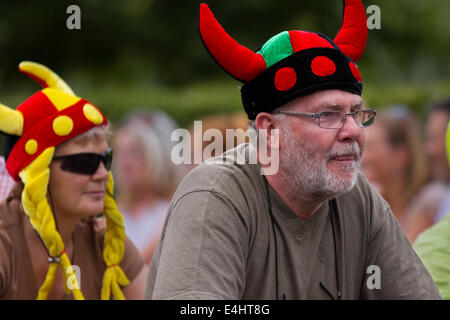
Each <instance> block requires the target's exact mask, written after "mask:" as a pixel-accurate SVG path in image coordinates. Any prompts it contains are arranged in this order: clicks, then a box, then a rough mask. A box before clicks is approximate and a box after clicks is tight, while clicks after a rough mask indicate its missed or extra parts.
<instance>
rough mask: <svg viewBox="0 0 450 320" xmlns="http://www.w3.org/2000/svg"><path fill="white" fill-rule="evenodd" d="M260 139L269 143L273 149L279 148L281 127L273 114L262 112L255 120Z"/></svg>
mask: <svg viewBox="0 0 450 320" xmlns="http://www.w3.org/2000/svg"><path fill="white" fill-rule="evenodd" d="M255 128H256V129H257V130H258V133H259V138H260V139H264V141H267V144H268V145H269V146H270V148H271V149H278V148H279V125H278V123H277V120H276V118H275V117H274V116H273V114H270V113H266V112H261V113H259V114H258V115H257V116H256V118H255Z"/></svg>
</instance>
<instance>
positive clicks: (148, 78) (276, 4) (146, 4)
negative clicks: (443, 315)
mask: <svg viewBox="0 0 450 320" xmlns="http://www.w3.org/2000/svg"><path fill="white" fill-rule="evenodd" d="M363 3H364V5H365V6H366V7H368V6H369V5H378V6H379V7H380V9H381V30H371V31H370V32H369V40H368V44H367V49H366V53H365V55H364V56H363V58H362V59H361V61H360V62H359V65H360V69H361V71H362V74H363V78H364V86H365V91H364V98H365V99H366V100H367V102H368V103H369V104H370V105H371V106H373V107H382V106H384V105H387V104H391V103H394V102H403V103H408V104H410V105H411V106H412V107H413V108H415V109H416V110H417V111H418V112H420V113H423V112H424V111H423V109H424V105H426V104H427V103H428V102H429V100H430V99H435V98H437V97H439V96H440V95H446V94H448V88H449V80H448V79H447V78H448V75H449V74H450V59H448V58H447V52H449V51H450V41H449V40H448V34H449V32H450V20H449V19H448V16H449V15H450V2H449V1H447V0H428V1H424V0H396V1H387V0H384V1H383V0H363ZM72 4H76V5H78V6H79V7H80V9H81V30H68V29H67V27H66V19H67V18H68V17H69V15H68V14H67V13H66V8H67V7H68V6H69V5H72ZM208 4H209V5H210V7H211V8H212V10H213V12H214V13H215V15H216V17H217V19H218V20H219V21H220V23H221V24H222V25H223V27H224V28H225V30H227V32H229V33H230V34H231V35H232V36H233V37H234V38H235V39H236V40H238V41H239V42H240V43H242V44H243V45H245V46H247V47H249V48H251V49H255V50H256V49H258V48H259V46H261V45H262V44H263V43H264V42H265V41H267V40H268V39H269V38H270V37H271V36H273V35H275V34H277V33H279V32H281V31H283V30H293V29H302V30H314V31H320V32H322V33H325V34H327V35H328V36H330V37H332V38H333V37H334V35H335V34H336V32H337V30H338V28H339V25H340V22H341V12H342V2H341V1H336V0H321V1H314V0H303V1H291V0H277V1H273V0H228V1H218V0H211V1H208ZM198 7H199V1H192V0H183V1H181V0H172V1H163V0H128V1H119V0H111V1H92V0H78V1H67V0H59V1H48V0H41V1H30V0H25V1H2V2H0V61H1V67H0V101H2V102H4V103H5V104H7V105H10V106H13V107H15V106H17V104H19V103H20V102H22V101H23V100H24V99H25V98H27V97H28V96H29V95H31V94H32V93H33V92H34V91H36V90H37V89H38V87H37V86H36V85H35V84H33V83H32V82H30V81H27V80H24V77H23V76H22V75H20V74H19V73H18V72H17V71H16V70H17V69H16V68H17V64H18V63H19V62H20V61H22V60H34V61H38V62H41V63H44V64H47V65H48V66H50V67H51V68H52V69H54V70H55V71H56V72H57V73H59V74H60V75H61V76H62V77H63V78H64V79H66V80H67V82H68V83H69V84H70V85H71V86H72V87H73V88H74V90H75V92H77V93H78V94H79V95H80V96H83V97H87V98H88V99H90V100H92V101H93V102H94V103H96V104H98V105H100V106H106V108H104V109H106V114H107V116H108V117H110V118H111V119H112V120H117V119H118V118H119V117H120V116H121V115H122V114H123V113H124V112H125V111H126V110H127V109H129V108H132V107H135V106H148V107H151V108H161V109H164V110H166V111H168V112H169V113H170V114H171V115H172V116H174V117H175V119H176V120H177V121H178V122H179V123H180V124H181V125H186V124H187V123H188V122H190V121H192V120H193V119H195V118H196V117H199V116H201V115H203V114H204V113H212V112H216V111H227V110H239V109H240V108H241V106H240V95H239V91H238V89H237V87H238V86H239V85H240V83H238V82H236V81H235V80H233V79H231V78H229V77H228V76H227V75H226V74H225V73H224V72H222V71H221V70H220V68H219V67H217V66H216V65H215V63H214V62H213V61H212V59H211V58H210V57H209V55H208V53H207V52H206V50H205V49H204V48H203V45H202V43H201V41H200V39H199V36H198V29H197V28H198V27H197V19H198Z"/></svg>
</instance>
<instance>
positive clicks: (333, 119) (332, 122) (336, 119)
mask: <svg viewBox="0 0 450 320" xmlns="http://www.w3.org/2000/svg"><path fill="white" fill-rule="evenodd" d="M344 116H345V112H343V111H324V112H321V113H319V126H320V127H322V128H326V129H339V128H342V125H343V122H342V120H343V119H344Z"/></svg>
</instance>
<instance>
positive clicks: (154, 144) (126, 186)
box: [113, 110, 185, 264]
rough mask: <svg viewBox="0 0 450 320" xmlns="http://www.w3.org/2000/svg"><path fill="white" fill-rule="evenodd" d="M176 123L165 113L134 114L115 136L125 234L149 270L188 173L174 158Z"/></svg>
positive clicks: (130, 115) (120, 204) (123, 122)
mask: <svg viewBox="0 0 450 320" xmlns="http://www.w3.org/2000/svg"><path fill="white" fill-rule="evenodd" d="M176 128H177V125H176V123H175V122H174V120H173V119H172V118H170V117H169V116H168V115H167V114H165V113H163V112H162V111H141V110H139V111H135V112H133V113H131V114H129V115H128V116H126V117H125V118H124V119H123V120H122V121H121V122H120V123H119V126H118V128H117V130H116V134H115V137H114V141H113V144H114V148H115V150H116V151H117V152H116V154H117V156H116V157H115V160H114V169H115V172H116V175H117V187H118V196H117V202H118V205H119V208H120V211H121V212H122V213H123V215H124V219H125V230H127V234H128V235H129V237H130V238H131V240H132V241H133V243H134V244H135V245H136V247H137V248H138V249H139V251H140V252H141V254H142V255H143V257H144V261H145V262H146V263H147V264H148V263H149V262H150V260H151V258H152V256H153V251H154V249H155V247H156V244H157V243H158V240H159V235H160V231H161V228H162V225H163V222H164V218H165V215H166V210H167V207H168V204H169V201H170V199H171V196H172V194H173V192H174V191H175V189H176V187H177V186H178V183H179V182H180V181H181V179H182V177H183V176H184V171H185V170H184V168H183V167H182V166H178V165H175V164H174V163H173V162H172V161H171V158H170V154H171V149H172V144H173V143H172V142H171V134H172V131H173V130H175V129H176Z"/></svg>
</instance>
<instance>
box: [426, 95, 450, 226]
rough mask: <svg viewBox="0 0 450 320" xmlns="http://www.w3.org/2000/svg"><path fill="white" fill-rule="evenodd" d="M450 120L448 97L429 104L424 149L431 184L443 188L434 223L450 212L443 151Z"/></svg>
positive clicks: (449, 169) (449, 183)
mask: <svg viewBox="0 0 450 320" xmlns="http://www.w3.org/2000/svg"><path fill="white" fill-rule="evenodd" d="M449 120H450V98H448V99H446V100H441V101H439V102H437V103H435V104H433V105H432V106H431V110H430V112H429V115H428V120H427V123H426V127H425V132H426V141H425V149H426V152H427V155H428V158H429V159H430V164H431V170H432V171H431V172H432V177H433V184H434V185H435V188H436V189H439V190H443V191H442V192H443V195H442V197H441V198H440V199H439V200H438V201H437V204H436V205H437V207H438V208H437V214H436V216H435V217H434V221H433V222H434V223H437V222H439V221H440V220H442V219H443V218H444V217H445V216H446V215H447V214H449V213H450V167H449V166H448V162H447V155H446V152H445V134H446V130H447V124H448V121H449Z"/></svg>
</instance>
